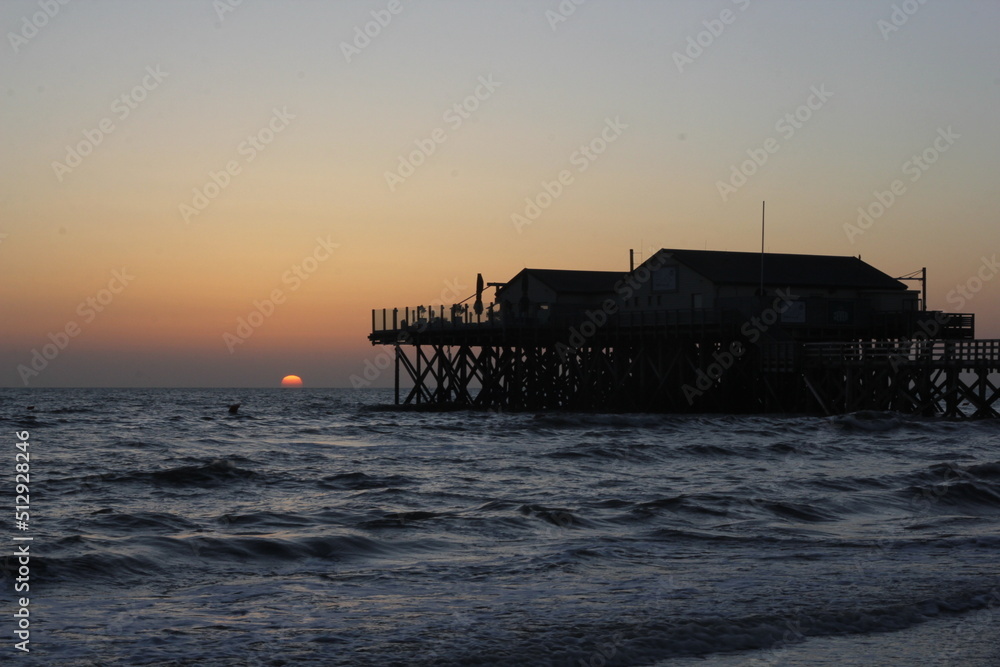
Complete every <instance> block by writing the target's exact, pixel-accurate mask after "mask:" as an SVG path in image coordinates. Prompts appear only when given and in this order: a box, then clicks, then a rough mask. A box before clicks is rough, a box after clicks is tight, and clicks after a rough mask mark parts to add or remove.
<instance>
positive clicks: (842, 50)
mask: <svg viewBox="0 0 1000 667" xmlns="http://www.w3.org/2000/svg"><path fill="white" fill-rule="evenodd" d="M998 27H1000V3H997V2H994V1H992V0H949V2H942V1H937V0H926V1H925V2H918V0H906V1H905V2H903V1H898V0H897V1H894V2H889V1H885V2H883V1H879V0H875V1H872V0H864V1H860V0H859V1H853V0H831V1H823V0H816V1H810V2H801V1H799V0H795V1H782V0H698V1H684V0H676V1H668V0H664V1H653V0H562V1H560V0H532V1H527V0H482V1H472V0H363V1H362V0H357V1H355V0H343V1H338V2H319V1H316V2H307V1H301V2H277V1H273V2H266V1H264V0H242V1H240V0H215V1H214V2H213V1H212V0H199V1H197V2H195V1H186V0H170V1H169V2H167V1H149V0H128V1H125V0H120V1H89V2H88V1H86V0H73V1H68V0H61V1H60V0H34V1H21V0H4V2H3V3H2V4H0V28H2V31H3V33H4V40H3V44H0V99H2V100H3V105H2V107H0V151H2V155H3V159H2V160H0V316H2V317H0V321H2V324H0V334H2V335H0V386H8V387H24V386H30V387H62V386H94V387H103V386H114V387H133V386H150V387H160V386H165V387H258V386H260V387H269V386H277V385H278V383H279V382H280V380H281V378H282V377H283V376H284V375H287V374H291V373H294V374H296V375H299V376H301V377H302V379H303V381H304V383H305V385H306V386H312V387H348V386H351V385H352V381H351V378H352V376H353V377H363V376H364V375H365V371H366V370H367V371H368V373H367V377H369V378H371V379H373V380H374V382H375V384H376V385H388V384H390V383H391V372H384V371H378V372H376V370H377V367H378V366H383V365H384V361H385V357H384V352H385V351H384V350H383V349H381V348H373V347H372V346H371V345H370V344H369V343H368V340H367V335H368V333H369V332H370V330H371V311H372V309H373V308H379V309H381V308H384V307H388V308H392V307H395V306H399V307H403V306H414V305H417V304H421V303H423V304H427V303H431V302H442V301H443V302H446V303H451V302H454V301H460V300H462V299H465V298H466V297H468V296H469V295H471V294H472V293H473V292H474V289H475V280H476V274H477V273H482V274H483V275H484V277H485V278H486V280H487V281H504V280H506V279H508V278H510V277H512V276H513V275H514V274H516V273H517V272H518V271H519V270H520V269H522V268H524V267H532V268H560V269H593V270H617V269H622V270H624V269H627V267H628V251H629V249H630V248H634V249H635V250H636V252H637V255H638V257H639V258H640V259H642V258H644V257H648V256H649V255H650V254H651V253H652V252H653V251H655V250H656V249H658V248H663V247H667V248H695V249H705V248H707V249H712V250H743V251H755V250H758V249H759V247H760V209H761V202H762V201H765V200H766V202H767V239H766V247H767V250H768V251H769V252H788V253H808V254H824V255H855V256H858V255H860V256H861V257H862V259H863V260H865V261H866V262H869V263H871V264H872V265H874V266H876V267H877V268H879V269H881V270H883V271H885V272H886V273H889V274H891V275H893V276H902V275H904V274H909V273H911V272H913V271H915V270H919V269H920V268H922V267H927V270H928V292H929V299H928V300H929V305H930V306H931V307H932V308H935V309H941V310H946V311H951V312H973V313H976V315H977V335H978V337H980V338H1000V309H998V307H997V303H998V296H1000V280H995V279H994V278H995V277H996V274H997V272H998V271H1000V267H998V266H997V265H996V263H995V262H996V260H995V255H996V253H998V252H1000V233H998V227H997V222H998V220H997V212H998V211H1000V188H998V187H996V179H997V170H996V164H997V156H998V155H1000V123H998V122H997V118H998V117H1000V113H998V111H1000V70H998V67H997V63H1000V41H998V40H997V39H996V32H997V28H998ZM912 286H913V287H914V288H916V287H917V284H916V283H914V284H912ZM372 369H376V370H372Z"/></svg>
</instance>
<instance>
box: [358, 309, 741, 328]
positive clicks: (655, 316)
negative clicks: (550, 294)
mask: <svg viewBox="0 0 1000 667" xmlns="http://www.w3.org/2000/svg"><path fill="white" fill-rule="evenodd" d="M745 319H746V318H745V316H743V315H742V314H741V313H739V312H737V311H735V310H719V309H714V308H702V309H680V310H617V309H616V310H615V312H607V311H606V310H604V309H602V308H601V307H586V306H581V305H573V304H565V305H564V304H546V305H539V304H531V305H530V306H529V307H527V308H522V307H520V306H519V305H516V304H511V303H491V304H489V306H486V307H484V308H483V311H482V312H481V313H476V312H475V309H474V308H473V307H472V306H470V305H468V304H455V305H440V304H439V305H430V306H415V307H408V308H382V309H376V310H373V311H372V334H373V335H378V334H386V333H391V332H410V333H413V332H420V333H422V332H425V331H427V332H431V331H457V330H462V329H475V328H481V329H487V328H507V327H527V328H538V329H557V328H562V329H568V328H570V327H574V326H581V325H583V324H584V323H586V322H590V323H592V324H594V325H596V326H598V327H605V326H607V327H619V328H644V327H648V328H653V327H658V328H664V327H697V326H709V325H733V326H738V325H739V324H740V323H741V322H744V321H745Z"/></svg>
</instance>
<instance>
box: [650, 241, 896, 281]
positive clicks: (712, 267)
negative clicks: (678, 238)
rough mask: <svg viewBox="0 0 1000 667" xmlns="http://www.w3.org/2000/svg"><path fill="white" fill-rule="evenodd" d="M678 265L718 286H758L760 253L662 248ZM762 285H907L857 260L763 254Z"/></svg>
mask: <svg viewBox="0 0 1000 667" xmlns="http://www.w3.org/2000/svg"><path fill="white" fill-rule="evenodd" d="M660 253H668V254H670V255H672V256H673V257H674V259H676V260H677V261H678V262H681V263H682V264H684V265H686V266H687V267H689V268H691V269H692V270H694V271H696V272H698V273H700V274H701V275H703V276H705V277H706V278H708V279H709V280H711V281H712V282H713V283H715V284H717V285H720V284H725V285H759V284H760V253H756V252H728V251H720V250H674V249H670V248H664V249H663V250H661V251H660ZM764 284H765V285H769V286H771V287H793V286H798V287H829V288H835V287H846V288H855V289H878V290H905V289H907V287H906V285H904V284H903V283H901V282H900V281H898V280H896V279H895V278H893V277H891V276H889V275H888V274H886V273H883V272H881V271H879V270H878V269H876V268H875V267H874V266H872V265H871V264H866V263H865V262H863V261H861V260H860V259H858V258H857V257H839V256H835V255H791V254H779V253H765V254H764Z"/></svg>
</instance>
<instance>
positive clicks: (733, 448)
mask: <svg viewBox="0 0 1000 667" xmlns="http://www.w3.org/2000/svg"><path fill="white" fill-rule="evenodd" d="M236 402H239V403H241V404H242V406H241V408H240V410H239V412H238V413H237V414H235V415H232V414H229V412H228V410H227V406H228V405H229V404H231V403H236ZM391 402H392V395H391V392H389V391H384V390H350V389H345V390H314V389H298V390H291V389H284V390H277V389H276V390H265V389H258V390H243V389H241V390H181V389H151V390H142V389H120V390H111V389H49V390H43V389H34V390H21V389H3V390H0V422H2V425H3V430H4V438H3V441H4V444H3V450H2V456H0V460H2V461H3V464H2V465H3V466H4V468H3V479H4V480H5V484H6V487H7V488H6V489H5V490H4V492H3V494H4V497H6V498H7V507H8V509H7V510H6V511H5V512H3V516H2V519H0V529H2V532H3V537H2V538H0V539H2V540H3V542H4V549H3V552H2V553H3V554H4V559H3V570H2V574H3V581H2V582H0V588H2V593H0V600H2V606H3V609H4V613H3V620H2V621H0V627H2V628H3V631H2V632H0V636H2V637H3V641H4V646H2V647H0V655H2V656H3V657H2V658H0V662H2V663H3V664H12V665H13V664H17V665H31V666H36V665H38V666H41V665H45V666H49V665H69V666H73V665H208V666H211V665H255V666H256V665H302V664H308V665H313V664H315V665H378V666H380V667H384V666H391V665H566V666H573V667H578V666H580V665H584V666H594V667H599V666H603V665H609V666H610V665H657V666H667V665H714V664H718V665H816V664H829V665H879V664H920V665H938V664H940V665H949V664H953V665H996V664H1000V642H998V640H997V632H998V628H1000V623H998V618H1000V567H998V562H1000V558H998V551H1000V531H998V527H1000V523H998V520H1000V453H998V447H997V441H998V436H1000V422H996V421H979V422H968V423H956V422H945V421H938V420H933V419H917V418H911V417H905V416H900V415H895V414H888V413H859V414H853V415H846V416H840V417H831V418H821V417H803V416H786V417H782V416H717V415H712V416H671V415H627V414H626V415H610V414H572V413H546V414H533V413H519V414H503V413H493V412H470V411H454V412H419V411H401V410H397V409H393V408H392V407H391V406H390V405H389V404H391ZM31 406H33V409H29V407H31ZM25 432H27V433H26V434H25ZM21 436H26V442H27V443H28V444H27V445H24V446H22V447H20V448H19V447H18V443H20V442H24V439H23V438H22V437H21ZM22 451H23V452H26V453H29V454H30V461H29V462H28V463H29V465H30V472H29V473H27V474H30V480H28V486H29V487H30V489H24V488H22V489H21V490H22V491H29V490H30V509H29V510H28V513H29V518H28V519H27V520H26V521H24V523H23V524H20V525H18V524H17V523H16V522H15V508H14V505H15V503H16V501H15V490H16V487H15V477H14V475H15V471H16V470H21V471H26V470H27V468H20V469H17V468H15V466H16V465H17V464H18V463H19V462H20V461H17V460H16V458H15V457H16V454H17V453H18V452H22ZM21 461H23V458H22V459H21ZM15 538H30V540H28V539H15ZM25 549H26V550H27V553H28V554H29V555H28V556H20V557H19V555H18V554H23V553H25V551H24V550H25ZM19 550H20V551H19ZM19 558H21V560H20V561H19ZM24 561H27V564H23V563H24ZM24 568H27V571H26V570H25V569H24ZM16 587H20V588H16ZM22 598H26V600H22ZM25 602H26V603H27V604H24V603H25ZM25 610H27V611H25ZM19 631H20V632H22V633H26V634H22V635H20V636H18V635H17V634H16V633H17V632H19ZM25 638H26V642H27V643H24V642H25ZM18 645H20V648H18ZM23 648H27V649H29V650H28V651H24V650H22V649H23Z"/></svg>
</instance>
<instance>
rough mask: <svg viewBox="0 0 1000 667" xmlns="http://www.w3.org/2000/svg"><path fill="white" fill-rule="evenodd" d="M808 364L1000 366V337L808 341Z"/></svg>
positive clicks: (805, 351)
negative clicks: (981, 338) (993, 338)
mask: <svg viewBox="0 0 1000 667" xmlns="http://www.w3.org/2000/svg"><path fill="white" fill-rule="evenodd" d="M802 347H803V355H804V358H805V362H806V363H807V364H810V363H812V364H820V365H836V364H840V365H859V364H866V363H886V362H888V363H891V364H894V365H898V364H931V365H935V366H948V365H955V366H963V367H965V366H978V365H987V366H989V365H991V364H992V365H993V366H994V367H998V368H1000V340H929V339H919V340H912V341H902V342H893V341H855V342H846V343H805V344H804V345H803V346H802Z"/></svg>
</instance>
